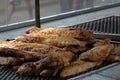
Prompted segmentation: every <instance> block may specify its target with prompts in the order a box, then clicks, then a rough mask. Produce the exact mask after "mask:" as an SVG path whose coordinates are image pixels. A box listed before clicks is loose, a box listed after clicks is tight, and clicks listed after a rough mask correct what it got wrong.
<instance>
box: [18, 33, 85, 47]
mask: <svg viewBox="0 0 120 80" xmlns="http://www.w3.org/2000/svg"><path fill="white" fill-rule="evenodd" d="M16 41H21V42H26V43H41V44H48V45H51V46H57V47H65V46H71V45H73V46H81V47H84V46H85V45H86V42H84V41H78V40H76V39H74V38H72V37H70V36H66V35H57V34H56V35H54V34H48V35H46V34H25V35H23V36H19V37H17V38H16Z"/></svg>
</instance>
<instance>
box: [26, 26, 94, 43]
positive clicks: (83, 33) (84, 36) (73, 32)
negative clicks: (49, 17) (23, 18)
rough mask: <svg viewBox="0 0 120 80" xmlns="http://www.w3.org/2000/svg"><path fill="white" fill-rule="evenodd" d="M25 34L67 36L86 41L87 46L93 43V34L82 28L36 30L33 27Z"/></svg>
mask: <svg viewBox="0 0 120 80" xmlns="http://www.w3.org/2000/svg"><path fill="white" fill-rule="evenodd" d="M26 33H27V34H31V33H39V34H41V33H43V34H58V35H68V36H71V37H73V38H75V39H78V40H82V41H87V42H88V44H91V43H93V42H95V38H94V35H93V32H92V31H90V30H87V29H82V28H37V27H33V28H31V29H28V30H27V31H26Z"/></svg>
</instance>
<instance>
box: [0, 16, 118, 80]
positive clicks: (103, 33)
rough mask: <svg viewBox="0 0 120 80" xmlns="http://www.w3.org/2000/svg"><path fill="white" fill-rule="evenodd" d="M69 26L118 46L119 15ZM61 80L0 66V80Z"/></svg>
mask: <svg viewBox="0 0 120 80" xmlns="http://www.w3.org/2000/svg"><path fill="white" fill-rule="evenodd" d="M68 27H70V28H78V27H80V28H85V29H90V30H92V31H93V32H94V34H95V37H96V38H97V39H98V40H99V39H101V38H107V37H110V38H111V39H112V43H113V44H114V45H115V46H116V47H117V46H120V42H119V41H118V40H120V16H110V17H106V18H102V19H98V20H94V21H90V22H86V23H83V24H77V25H73V26H68ZM117 64H119V63H117V62H116V63H113V64H108V63H105V64H103V65H101V66H99V67H97V68H94V69H91V70H89V71H87V72H85V73H82V74H77V75H73V76H70V77H67V78H64V79H80V78H83V77H85V76H87V75H90V74H93V73H95V72H99V71H100V70H103V69H106V68H109V67H112V66H115V65H117ZM40 79H42V80H46V79H49V80H61V79H62V78H59V77H37V76H34V77H33V76H30V77H21V76H19V75H17V74H16V73H15V72H14V71H13V70H12V69H11V68H3V69H2V68H1V69H0V80H40Z"/></svg>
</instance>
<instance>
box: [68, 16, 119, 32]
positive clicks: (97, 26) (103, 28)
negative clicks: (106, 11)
mask: <svg viewBox="0 0 120 80" xmlns="http://www.w3.org/2000/svg"><path fill="white" fill-rule="evenodd" d="M70 27H71V28H78V27H81V28H84V29H90V30H92V31H94V32H100V33H111V34H120V16H110V17H107V18H102V19H98V20H95V21H91V22H87V23H82V24H78V25H73V26H70Z"/></svg>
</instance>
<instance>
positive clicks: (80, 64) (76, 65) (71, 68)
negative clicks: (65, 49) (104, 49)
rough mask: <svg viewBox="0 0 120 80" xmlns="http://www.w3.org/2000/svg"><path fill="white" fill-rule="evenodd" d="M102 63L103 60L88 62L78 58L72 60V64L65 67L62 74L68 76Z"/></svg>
mask: <svg viewBox="0 0 120 80" xmlns="http://www.w3.org/2000/svg"><path fill="white" fill-rule="evenodd" d="M101 63H102V62H87V61H82V60H77V61H74V62H72V63H71V64H70V65H68V66H66V67H64V68H63V69H62V71H61V73H60V76H61V77H67V76H71V75H75V74H78V73H83V72H85V71H88V70H89V69H92V68H94V67H96V66H99V65H100V64H101Z"/></svg>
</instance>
